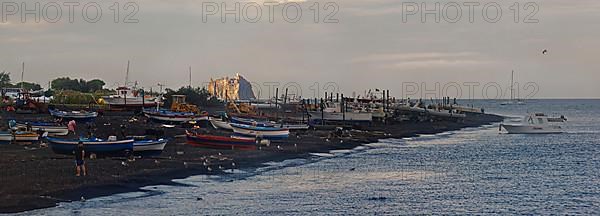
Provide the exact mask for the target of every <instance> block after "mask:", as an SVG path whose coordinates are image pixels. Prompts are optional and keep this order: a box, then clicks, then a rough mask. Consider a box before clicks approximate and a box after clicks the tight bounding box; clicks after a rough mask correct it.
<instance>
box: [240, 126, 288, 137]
mask: <svg viewBox="0 0 600 216" xmlns="http://www.w3.org/2000/svg"><path fill="white" fill-rule="evenodd" d="M230 125H231V127H232V128H233V132H234V133H235V134H236V135H241V136H246V137H257V138H264V139H285V138H288V137H289V135H290V130H289V129H286V128H275V127H257V126H251V125H245V124H235V123H231V124H230Z"/></svg>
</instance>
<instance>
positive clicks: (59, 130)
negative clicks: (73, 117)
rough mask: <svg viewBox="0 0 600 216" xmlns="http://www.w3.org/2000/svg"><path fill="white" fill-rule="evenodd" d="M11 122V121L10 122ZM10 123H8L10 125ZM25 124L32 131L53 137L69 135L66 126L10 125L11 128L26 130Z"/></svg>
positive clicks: (52, 123) (19, 123) (48, 124)
mask: <svg viewBox="0 0 600 216" xmlns="http://www.w3.org/2000/svg"><path fill="white" fill-rule="evenodd" d="M11 122H12V121H11ZM10 124H11V123H9V125H10ZM27 124H29V125H30V126H31V130H32V131H43V132H48V134H49V135H55V136H66V135H67V134H68V133H69V129H68V128H67V126H64V125H60V124H58V123H54V122H16V121H15V122H14V125H10V127H11V128H15V129H27Z"/></svg>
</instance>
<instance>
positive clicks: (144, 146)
mask: <svg viewBox="0 0 600 216" xmlns="http://www.w3.org/2000/svg"><path fill="white" fill-rule="evenodd" d="M168 141H169V140H168V139H156V140H151V139H142V140H135V141H134V142H133V153H134V154H135V155H143V156H158V155H160V154H161V153H162V152H163V150H164V149H165V146H166V145H167V142H168Z"/></svg>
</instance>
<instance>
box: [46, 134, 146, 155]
mask: <svg viewBox="0 0 600 216" xmlns="http://www.w3.org/2000/svg"><path fill="white" fill-rule="evenodd" d="M46 139H47V140H48V142H49V144H50V148H51V149H52V151H54V153H57V154H67V155H71V154H73V152H74V151H75V148H76V147H77V144H78V143H79V142H80V141H81V142H83V144H84V149H85V152H86V153H87V154H91V153H94V154H97V155H127V154H128V153H131V152H133V142H134V140H133V139H125V140H116V138H114V137H110V138H109V139H108V140H103V139H98V138H90V139H79V140H67V139H60V138H52V137H48V138H46Z"/></svg>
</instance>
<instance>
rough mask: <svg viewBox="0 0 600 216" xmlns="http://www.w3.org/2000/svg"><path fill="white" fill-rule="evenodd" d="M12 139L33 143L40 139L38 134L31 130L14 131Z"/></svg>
mask: <svg viewBox="0 0 600 216" xmlns="http://www.w3.org/2000/svg"><path fill="white" fill-rule="evenodd" d="M13 136H14V141H15V142H20V143H33V142H37V141H39V140H40V135H39V134H38V133H36V132H33V131H15V133H14V135H13Z"/></svg>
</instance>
